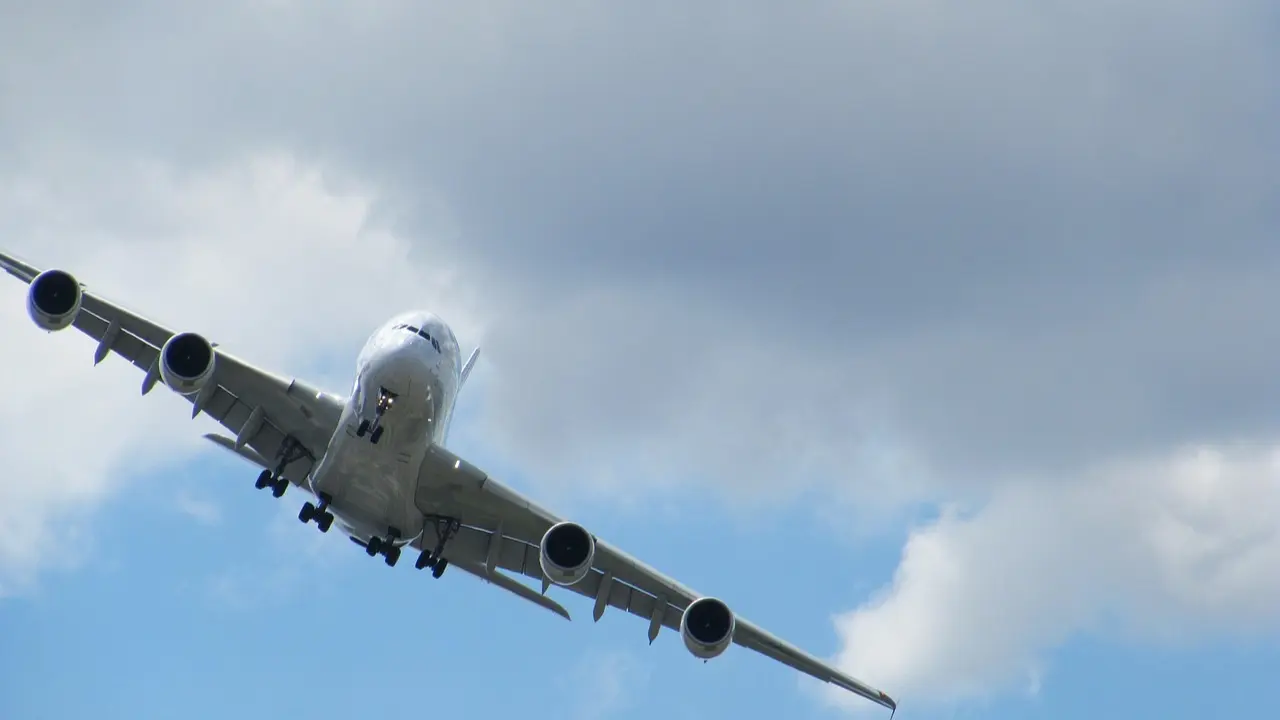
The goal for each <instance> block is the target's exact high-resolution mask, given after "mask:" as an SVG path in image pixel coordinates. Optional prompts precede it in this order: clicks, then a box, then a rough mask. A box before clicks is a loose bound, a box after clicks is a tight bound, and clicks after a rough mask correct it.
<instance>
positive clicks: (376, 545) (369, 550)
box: [364, 537, 382, 557]
mask: <svg viewBox="0 0 1280 720" xmlns="http://www.w3.org/2000/svg"><path fill="white" fill-rule="evenodd" d="M380 550H382V538H379V537H371V538H369V544H368V545H365V547H364V553H365V555H368V556H369V557H373V556H374V555H377V554H378V551H380Z"/></svg>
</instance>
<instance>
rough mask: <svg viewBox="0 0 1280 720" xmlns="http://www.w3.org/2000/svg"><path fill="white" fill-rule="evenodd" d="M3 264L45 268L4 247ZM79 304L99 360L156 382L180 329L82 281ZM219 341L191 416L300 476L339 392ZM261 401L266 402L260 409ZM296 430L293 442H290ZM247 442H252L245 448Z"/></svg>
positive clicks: (24, 274)
mask: <svg viewBox="0 0 1280 720" xmlns="http://www.w3.org/2000/svg"><path fill="white" fill-rule="evenodd" d="M0 268H2V269H4V270H5V271H6V272H8V273H9V274H10V275H12V276H14V277H16V278H18V279H19V280H22V281H23V282H25V283H27V284H30V283H31V282H32V281H33V280H35V278H36V277H37V276H38V275H39V274H40V272H41V271H40V270H39V269H37V268H35V267H32V266H31V265H28V264H27V263H26V262H24V261H22V260H20V259H18V258H15V257H12V256H10V255H6V254H4V253H0ZM81 293H82V300H81V309H80V312H79V313H78V314H77V315H76V317H75V320H74V322H73V324H72V326H73V327H75V328H76V329H77V330H79V331H80V332H82V333H84V334H85V335H88V336H89V337H90V338H92V339H93V340H95V341H97V342H98V350H97V353H96V354H95V355H94V363H95V364H97V363H99V362H102V361H103V360H104V359H105V358H106V357H107V356H108V355H118V356H120V357H122V358H124V359H125V360H127V361H129V362H130V363H132V364H133V365H134V367H137V368H138V369H139V370H141V371H142V372H143V373H144V379H143V385H142V392H143V394H144V395H145V394H146V393H147V392H149V391H150V389H151V388H152V387H154V386H155V385H156V384H157V377H158V375H157V372H158V370H157V368H158V365H157V361H158V359H159V357H160V349H161V348H162V347H164V344H165V342H166V341H168V340H169V338H171V337H173V335H174V334H175V333H174V331H172V330H170V329H168V328H166V327H164V326H163V325H161V324H159V323H157V322H154V321H152V320H148V319H147V318H145V317H143V316H141V315H139V314H137V313H134V312H132V311H130V310H128V309H126V308H124V307H122V306H120V305H118V304H116V303H113V302H111V301H110V300H107V299H105V298H103V297H102V296H100V295H98V294H96V293H93V292H90V291H89V290H87V289H85V288H84V287H83V284H82V285H81ZM211 344H213V346H214V352H215V354H216V361H215V367H214V374H213V376H212V377H211V378H210V380H209V382H208V383H207V384H206V385H205V389H204V390H202V391H201V392H200V393H197V394H193V395H188V396H185V397H186V398H187V400H188V401H189V402H191V403H192V417H193V418H194V417H195V416H196V415H198V414H200V413H202V412H203V413H204V414H206V415H209V416H210V417H212V418H213V419H215V420H217V421H218V422H219V423H221V424H222V426H223V427H225V428H226V429H228V430H230V431H231V432H232V433H233V434H235V435H236V436H237V439H236V441H235V444H236V445H238V446H239V449H240V450H242V451H247V449H248V448H251V449H252V451H253V453H256V455H258V456H261V457H262V458H265V459H267V460H270V461H271V463H272V465H273V466H274V465H275V464H276V462H277V461H278V460H280V459H285V460H287V461H288V462H286V464H285V468H284V472H283V473H282V475H283V476H284V477H286V478H288V479H289V481H290V482H292V483H293V484H295V485H297V484H301V483H302V482H303V481H304V480H305V478H306V476H307V473H308V472H310V471H311V466H312V465H313V464H314V463H315V462H316V460H317V459H318V458H319V456H320V455H321V454H323V453H324V450H325V448H326V447H328V444H329V439H330V438H331V437H332V436H333V432H334V430H335V429H336V428H337V426H338V422H339V418H340V417H341V414H342V404H341V400H340V399H338V398H334V397H332V396H330V395H327V394H325V393H322V392H320V391H319V390H317V389H316V388H313V387H310V386H308V385H307V384H306V383H304V382H301V381H299V380H290V379H286V378H283V377H280V376H278V375H274V374H272V373H269V372H267V371H265V370H261V369H259V368H256V367H254V366H253V365H252V364H250V363H248V362H246V361H244V360H241V359H240V358H237V357H236V356H234V355H231V354H230V353H228V352H226V351H225V350H222V349H220V348H218V347H217V344H216V343H211ZM259 409H260V410H259ZM286 438H292V439H293V441H294V442H286ZM244 446H248V447H247V448H246V447H244Z"/></svg>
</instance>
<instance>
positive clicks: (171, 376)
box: [160, 333, 217, 395]
mask: <svg viewBox="0 0 1280 720" xmlns="http://www.w3.org/2000/svg"><path fill="white" fill-rule="evenodd" d="M216 358H217V355H215V354H214V352H213V345H211V344H209V341H208V340H205V339H204V338H203V337H201V336H200V335H197V334H195V333H178V334H177V335H174V336H173V337H171V338H169V339H168V341H166V342H165V344H164V347H162V348H160V379H161V380H163V381H164V384H165V385H168V386H169V389H171V390H173V391H174V392H176V393H179V394H181V395H192V394H194V393H198V392H200V389H201V388H203V387H204V386H205V384H206V383H208V382H209V379H210V378H211V377H213V368H214V364H215V360H216Z"/></svg>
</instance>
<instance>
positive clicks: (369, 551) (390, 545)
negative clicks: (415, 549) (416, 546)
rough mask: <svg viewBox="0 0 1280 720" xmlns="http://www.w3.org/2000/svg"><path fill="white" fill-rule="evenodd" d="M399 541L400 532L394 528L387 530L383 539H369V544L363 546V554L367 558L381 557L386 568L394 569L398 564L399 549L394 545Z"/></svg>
mask: <svg viewBox="0 0 1280 720" xmlns="http://www.w3.org/2000/svg"><path fill="white" fill-rule="evenodd" d="M399 539H400V531H399V530H397V529H395V528H388V529H387V536H386V537H385V538H380V537H376V536H375V537H371V538H369V542H368V543H366V544H365V546H364V554H365V555H368V556H369V557H374V556H376V555H382V560H383V562H385V563H386V564H387V567H395V566H396V563H398V562H400V548H399V547H398V546H397V545H396V540H399Z"/></svg>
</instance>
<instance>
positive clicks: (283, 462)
mask: <svg viewBox="0 0 1280 720" xmlns="http://www.w3.org/2000/svg"><path fill="white" fill-rule="evenodd" d="M310 457H311V453H309V452H307V449H306V448H305V447H303V446H302V443H300V442H298V441H297V440H294V439H293V438H292V437H285V439H284V442H283V443H282V444H281V445H280V453H279V454H278V455H277V456H276V466H275V469H274V470H263V471H262V474H260V475H258V480H257V482H255V483H254V484H253V486H254V487H256V488H257V489H259V490H264V489H266V488H271V494H272V495H274V496H275V497H281V496H283V495H284V491H285V490H287V489H288V488H289V478H286V477H285V476H284V470H285V468H287V467H289V465H290V464H292V463H295V462H297V461H299V460H302V459H304V458H310Z"/></svg>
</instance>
